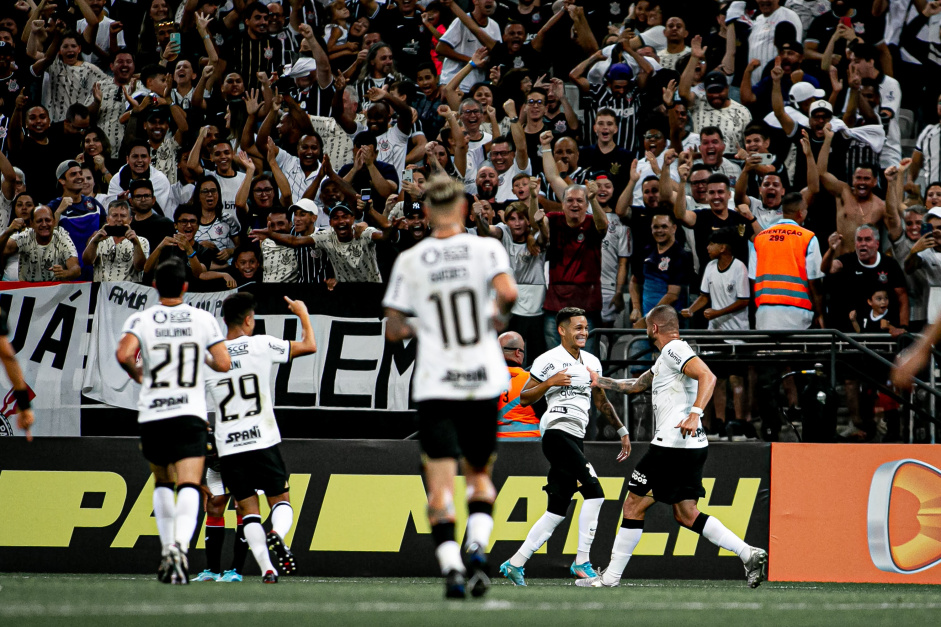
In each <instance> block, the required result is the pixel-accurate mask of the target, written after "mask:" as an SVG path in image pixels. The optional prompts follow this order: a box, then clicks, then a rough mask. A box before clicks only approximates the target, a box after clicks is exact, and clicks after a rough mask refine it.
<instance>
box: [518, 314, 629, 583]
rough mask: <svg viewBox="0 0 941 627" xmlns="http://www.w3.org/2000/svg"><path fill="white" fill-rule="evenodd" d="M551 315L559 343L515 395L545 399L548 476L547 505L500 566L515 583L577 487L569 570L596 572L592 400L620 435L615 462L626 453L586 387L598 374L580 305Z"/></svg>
mask: <svg viewBox="0 0 941 627" xmlns="http://www.w3.org/2000/svg"><path fill="white" fill-rule="evenodd" d="M555 319H556V324H557V325H558V329H559V337H560V338H561V340H562V343H561V345H559V346H556V347H555V348H553V349H552V350H550V351H548V352H545V353H543V354H542V355H540V356H539V357H537V358H536V360H535V361H534V362H533V367H532V370H531V372H530V377H529V381H528V382H527V383H526V387H524V388H523V391H522V393H521V394H520V404H522V405H524V406H528V405H532V404H533V403H535V402H536V401H538V400H539V399H541V398H542V397H543V396H546V401H547V402H548V404H549V408H548V409H547V410H546V413H544V414H543V415H542V420H541V421H540V422H539V430H540V431H541V432H542V452H543V454H544V455H545V456H546V459H548V460H549V476H548V478H547V484H546V487H545V488H544V490H545V491H546V493H547V494H548V495H549V504H548V507H547V508H546V513H545V514H543V515H542V517H541V518H540V519H539V520H537V521H536V524H535V525H533V528H532V529H530V530H529V533H528V534H527V535H526V540H525V541H524V542H523V545H522V546H521V547H520V548H519V550H518V551H517V552H516V554H515V555H513V557H511V558H510V559H508V560H507V561H505V562H503V564H502V565H501V566H500V572H501V573H503V576H504V577H506V578H507V579H509V580H510V581H512V582H513V583H514V584H515V585H517V586H525V585H526V579H525V578H524V575H525V572H524V568H523V566H524V565H525V564H526V562H527V561H529V559H530V558H531V557H532V556H533V553H535V552H536V551H537V550H539V548H540V547H541V546H542V545H543V544H545V543H546V542H548V540H549V537H550V536H551V535H552V532H553V531H555V528H556V527H558V526H559V523H561V522H562V521H563V520H565V515H566V513H568V508H569V503H570V502H571V501H572V497H573V496H574V495H575V493H576V492H581V493H582V497H583V498H584V501H583V503H582V511H581V513H580V514H579V516H578V553H576V555H575V561H574V562H572V566H571V567H570V569H569V570H570V572H571V573H572V574H573V575H575V576H576V577H580V578H590V577H595V576H596V574H597V573H595V571H594V569H593V568H592V566H591V559H590V557H589V553H590V551H591V543H592V541H593V540H594V538H595V529H596V528H597V526H598V514H599V513H600V512H601V506H602V504H604V490H603V489H602V488H601V482H600V481H598V475H597V474H595V469H594V468H592V466H591V464H590V463H589V462H588V460H587V459H586V458H585V444H584V442H585V429H586V428H587V427H588V418H589V415H588V412H589V411H590V410H591V405H592V403H594V405H595V408H597V409H598V411H599V412H601V414H602V415H604V417H605V418H606V419H607V420H608V422H610V423H611V424H612V425H613V426H614V427H615V428H616V429H617V430H618V435H619V436H620V437H621V452H620V453H619V454H618V461H619V462H621V461H624V460H625V459H627V457H628V455H630V454H631V438H630V435H629V434H628V432H627V427H625V426H624V425H622V424H621V421H620V420H619V419H618V416H617V414H616V413H615V411H614V407H613V406H612V405H611V403H610V402H609V401H608V399H607V397H606V396H605V393H604V390H603V389H601V388H599V387H595V388H592V387H591V378H592V373H593V372H594V373H596V375H600V374H601V362H600V361H598V358H597V357H595V356H594V355H592V354H591V353H588V352H587V351H584V350H582V349H583V348H584V346H585V342H586V341H587V340H588V318H587V317H586V316H585V310H584V309H579V308H577V307H565V308H564V309H562V310H561V311H559V313H558V314H556V317H555Z"/></svg>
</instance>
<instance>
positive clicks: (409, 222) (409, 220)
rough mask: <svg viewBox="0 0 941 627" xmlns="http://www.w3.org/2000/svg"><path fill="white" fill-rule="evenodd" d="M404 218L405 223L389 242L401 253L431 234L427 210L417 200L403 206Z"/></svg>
mask: <svg viewBox="0 0 941 627" xmlns="http://www.w3.org/2000/svg"><path fill="white" fill-rule="evenodd" d="M402 217H403V218H404V221H403V222H402V224H401V225H400V226H399V228H398V229H396V230H395V231H394V233H393V235H392V239H390V240H389V241H390V243H391V244H392V246H393V247H395V250H396V251H397V252H400V253H401V252H404V251H406V250H408V249H409V248H411V247H412V246H414V245H415V244H417V243H418V242H420V241H422V240H423V239H425V238H426V237H428V236H429V235H430V234H431V229H429V228H428V221H427V220H425V210H424V208H422V205H421V203H420V202H418V201H417V200H410V201H409V202H408V203H407V204H403V206H402Z"/></svg>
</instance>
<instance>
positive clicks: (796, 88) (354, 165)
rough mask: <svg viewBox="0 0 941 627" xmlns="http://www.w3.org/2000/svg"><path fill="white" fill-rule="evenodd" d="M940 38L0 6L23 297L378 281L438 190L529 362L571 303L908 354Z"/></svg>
mask: <svg viewBox="0 0 941 627" xmlns="http://www.w3.org/2000/svg"><path fill="white" fill-rule="evenodd" d="M939 33H941V1H938V0H935V1H931V2H927V1H926V0H876V1H875V2H862V1H858V0H832V1H829V2H828V1H826V0H786V1H785V0H757V1H753V0H749V1H748V2H742V1H736V2H721V3H720V2H715V1H712V0H703V1H700V2H683V1H680V0H636V2H630V1H629V0H599V1H590V0H559V1H556V2H549V1H548V0H513V1H511V0H500V1H497V0H431V1H429V0H333V1H330V0H281V1H279V0H263V1H261V2H248V1H246V0H136V1H133V0H42V1H41V2H39V3H38V4H37V3H36V2H35V1H34V0H17V1H14V0H8V1H7V2H4V3H3V6H2V7H0V138H2V151H0V173H2V185H0V251H2V252H0V256H2V258H0V262H2V265H3V268H2V273H3V279H4V280H6V281H32V282H38V281H88V280H93V281H118V280H124V281H144V282H146V283H149V282H150V277H151V275H152V273H153V270H154V268H155V267H156V265H157V263H158V261H160V260H161V259H163V258H165V257H166V256H170V255H177V256H180V257H182V258H183V259H184V260H185V262H186V263H187V268H188V272H189V274H190V284H191V289H195V290H214V289H225V288H227V287H228V288H231V287H236V286H241V285H244V284H246V283H250V282H258V281H264V282H270V283H290V282H299V283H326V284H327V285H328V286H330V287H331V288H332V286H333V285H334V284H335V282H373V283H382V282H384V281H385V280H386V279H387V278H388V276H389V272H390V270H391V267H392V263H393V262H394V260H395V258H396V255H397V254H398V253H399V252H401V251H403V250H406V249H408V248H409V247H411V246H413V245H414V244H415V243H417V242H418V241H420V240H421V239H422V238H424V237H427V236H428V234H429V230H428V226H427V222H426V220H425V218H424V214H423V210H422V204H421V203H422V196H423V189H424V184H425V181H426V179H427V178H428V177H429V176H430V175H431V174H432V173H435V172H442V171H443V172H445V173H447V174H449V175H451V176H452V177H455V178H457V179H460V180H462V181H463V184H464V188H465V193H466V194H467V197H468V203H469V206H471V207H472V208H473V209H472V211H471V212H470V213H471V215H469V216H468V221H467V225H466V226H467V228H468V229H469V230H471V231H476V232H477V233H478V234H479V235H480V236H482V237H493V238H496V239H498V240H500V241H501V242H502V243H503V246H504V247H505V248H506V250H507V252H508V253H509V255H510V258H511V261H512V264H513V270H514V272H515V278H516V280H517V282H518V283H519V284H520V298H519V301H518V302H517V304H516V306H515V309H514V315H513V317H512V318H511V321H510V328H511V329H512V330H515V331H517V332H519V333H520V334H521V335H522V337H523V338H524V340H525V345H526V351H525V352H526V358H525V363H526V364H528V363H530V362H531V361H532V359H533V358H534V357H535V356H536V355H539V354H540V353H542V352H543V351H544V350H546V348H548V347H552V346H554V345H557V344H558V337H557V334H556V331H555V323H554V321H555V316H556V313H557V312H558V311H559V310H560V309H562V308H564V307H566V306H570V305H577V306H579V307H582V308H584V309H585V310H586V311H587V313H588V320H589V323H590V324H591V326H593V327H594V326H612V325H614V324H615V323H618V324H619V326H628V325H630V324H631V323H634V324H636V325H638V326H642V325H643V317H644V316H645V315H646V313H647V312H648V311H650V310H651V309H652V308H653V307H655V306H657V305H658V304H671V305H673V306H674V307H675V308H676V309H677V311H678V312H680V313H681V315H682V316H683V317H684V318H685V319H687V320H688V323H687V324H689V325H690V326H691V327H692V328H709V329H722V330H744V329H749V328H757V329H805V328H809V327H811V326H820V327H829V328H837V329H840V330H843V331H847V332H863V333H880V334H890V335H892V336H893V337H897V336H900V335H902V334H904V333H905V332H906V331H911V332H917V331H918V330H920V329H921V328H922V327H923V326H924V325H925V323H926V321H927V318H928V310H929V307H928V304H929V295H930V293H931V288H932V287H941V125H939V114H941V100H939V96H941V81H938V80H930V77H938V76H941V67H939V65H941V61H939V59H941V43H939V42H941V34H939ZM775 244H778V245H777V246H776V245H775ZM588 350H589V351H591V352H596V349H595V348H593V347H592V346H589V347H588ZM728 374H729V377H728V378H729V379H730V380H731V381H732V383H733V384H732V389H733V392H734V393H735V394H740V393H741V388H742V385H741V384H740V383H739V382H738V381H739V380H740V379H741V376H742V373H740V372H730V373H728ZM853 387H854V389H855V384H854V386H853ZM723 389H724V388H723ZM721 398H723V399H724V398H725V395H724V392H723V394H722V395H721ZM738 400H739V399H738V398H737V399H736V414H740V413H742V412H740V411H739V409H740V408H739V403H738ZM742 411H743V412H744V411H747V409H746V410H742ZM717 413H718V412H717ZM855 413H856V415H855V416H854V420H856V424H854V425H851V426H852V427H853V429H856V430H857V432H858V431H859V429H858V427H859V426H861V423H860V422H859V419H858V414H859V412H858V411H856V412H855ZM722 414H723V415H724V411H723V412H722ZM737 417H739V418H743V419H744V416H741V415H740V416H737Z"/></svg>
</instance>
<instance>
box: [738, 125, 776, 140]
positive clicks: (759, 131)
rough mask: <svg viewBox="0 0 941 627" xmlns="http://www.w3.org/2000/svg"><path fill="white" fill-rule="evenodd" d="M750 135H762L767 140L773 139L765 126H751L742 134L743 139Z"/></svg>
mask: <svg viewBox="0 0 941 627" xmlns="http://www.w3.org/2000/svg"><path fill="white" fill-rule="evenodd" d="M749 135H761V136H762V137H764V138H765V139H768V138H770V137H771V135H770V134H769V133H768V129H767V128H766V127H765V126H764V125H763V124H749V125H748V126H746V127H745V132H744V133H742V138H745V137H748V136H749Z"/></svg>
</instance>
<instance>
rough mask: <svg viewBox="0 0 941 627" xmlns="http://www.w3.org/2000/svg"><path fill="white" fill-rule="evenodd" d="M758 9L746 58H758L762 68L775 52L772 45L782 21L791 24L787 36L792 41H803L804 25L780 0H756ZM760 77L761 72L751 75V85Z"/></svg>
mask: <svg viewBox="0 0 941 627" xmlns="http://www.w3.org/2000/svg"><path fill="white" fill-rule="evenodd" d="M758 11H759V12H760V15H758V16H756V17H755V18H754V21H753V23H752V27H751V32H750V33H749V35H748V58H749V59H758V64H759V65H758V67H761V68H763V67H764V66H765V65H767V64H768V63H769V62H770V61H771V60H772V59H774V57H775V55H776V54H777V49H776V47H775V45H774V42H775V39H776V34H777V32H778V31H779V30H782V31H783V30H784V29H785V28H787V29H790V26H785V27H784V28H781V27H780V25H781V24H782V23H785V22H787V23H789V24H790V25H792V26H793V33H794V34H793V35H791V36H790V37H788V39H792V40H794V41H803V39H804V25H803V24H802V23H801V19H800V17H799V16H798V15H797V13H795V12H794V11H792V10H791V9H788V8H787V7H782V6H781V0H758ZM760 79H761V74H753V75H752V86H754V85H757V84H758V81H759V80H760Z"/></svg>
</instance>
